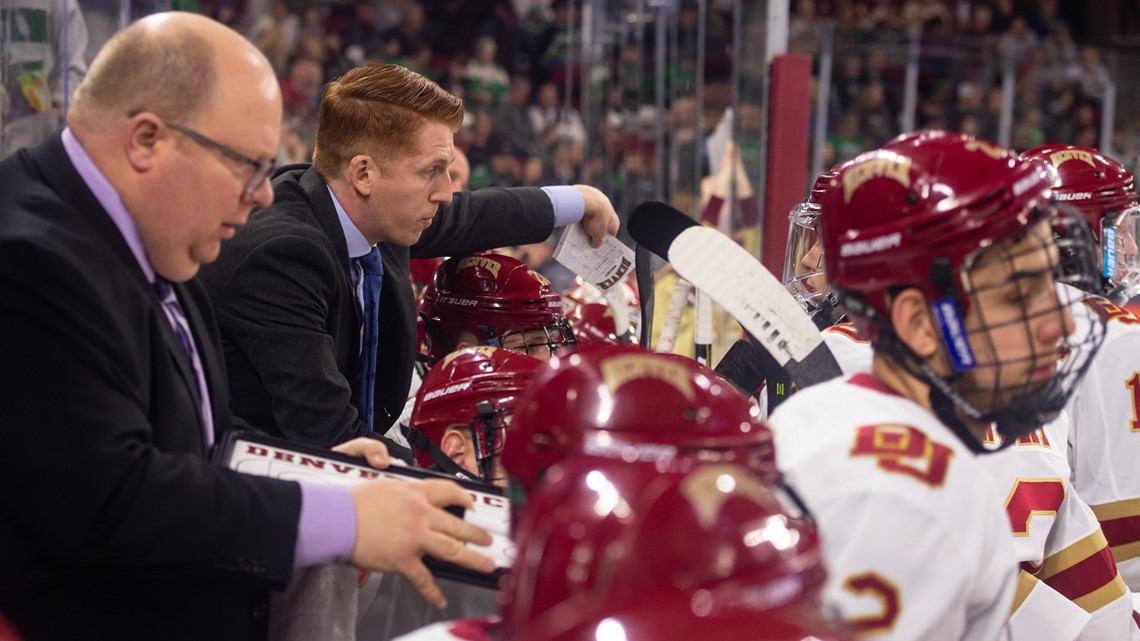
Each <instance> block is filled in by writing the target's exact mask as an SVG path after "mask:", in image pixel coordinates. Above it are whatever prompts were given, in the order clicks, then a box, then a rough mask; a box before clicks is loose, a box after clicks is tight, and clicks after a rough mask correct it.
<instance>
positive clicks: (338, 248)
mask: <svg viewBox="0 0 1140 641" xmlns="http://www.w3.org/2000/svg"><path fill="white" fill-rule="evenodd" d="M300 183H301V188H302V189H303V190H304V191H305V195H306V197H307V198H308V200H309V206H310V209H311V210H312V212H313V218H314V219H315V220H316V221H317V225H318V226H319V227H320V228H321V231H322V232H324V234H325V237H327V238H328V239H329V242H330V243H332V246H333V251H334V252H335V253H336V259H337V260H336V264H337V266H338V268H339V269H340V271H341V280H342V281H343V284H344V285H345V286H346V287H347V288H348V295H349V300H350V302H351V303H352V305H351V307H352V311H353V314H354V316H355V318H356V322H357V324H358V325H359V324H361V323H363V322H364V318H363V317H362V316H361V310H360V306H359V305H357V304H356V297H355V293H356V285H355V283H353V282H352V274H351V273H350V272H349V269H348V265H349V258H348V242H347V241H345V239H344V229H342V228H341V226H340V216H338V215H337V213H336V205H334V204H333V201H332V196H331V195H329V188H328V185H327V184H326V183H325V180H324V179H323V178H321V175H320V174H318V173H317V170H316V169H313V168H309V170H308V171H306V172H305V173H304V174H303V175H302V176H301V180H300ZM385 267H386V266H385Z"/></svg>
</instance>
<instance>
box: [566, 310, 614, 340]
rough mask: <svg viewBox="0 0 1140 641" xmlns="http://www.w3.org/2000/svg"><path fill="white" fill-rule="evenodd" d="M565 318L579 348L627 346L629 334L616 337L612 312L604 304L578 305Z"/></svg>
mask: <svg viewBox="0 0 1140 641" xmlns="http://www.w3.org/2000/svg"><path fill="white" fill-rule="evenodd" d="M566 317H567V319H568V320H569V321H570V327H571V328H572V329H573V330H574V339H575V340H577V341H578V346H579V347H588V346H591V345H623V344H629V333H628V332H627V333H625V334H623V335H622V336H618V333H617V322H616V321H615V319H614V312H613V310H612V309H610V306H609V305H608V304H606V303H604V302H600V303H579V304H577V305H575V306H574V309H571V310H570V313H569V314H567V316H566Z"/></svg>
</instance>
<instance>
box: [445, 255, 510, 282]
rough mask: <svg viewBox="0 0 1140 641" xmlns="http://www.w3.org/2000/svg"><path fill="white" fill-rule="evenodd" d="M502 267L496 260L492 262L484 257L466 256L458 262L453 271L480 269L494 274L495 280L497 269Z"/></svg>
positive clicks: (497, 274)
mask: <svg viewBox="0 0 1140 641" xmlns="http://www.w3.org/2000/svg"><path fill="white" fill-rule="evenodd" d="M502 266H503V264H502V263H500V262H499V261H497V260H492V259H490V258H487V257H486V256H468V257H466V258H462V259H460V260H459V267H458V268H457V269H456V270H455V271H457V272H461V271H463V270H464V269H467V268H468V267H482V268H483V269H486V270H487V271H489V272H491V273H492V274H494V276H495V278H498V277H499V268H501V267H502Z"/></svg>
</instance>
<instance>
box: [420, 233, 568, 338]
mask: <svg viewBox="0 0 1140 641" xmlns="http://www.w3.org/2000/svg"><path fill="white" fill-rule="evenodd" d="M421 313H422V314H423V318H424V324H425V329H426V331H427V342H428V351H429V355H430V356H431V358H432V359H440V358H443V357H444V355H446V354H447V353H449V352H451V351H453V350H455V349H456V348H458V347H459V345H460V343H462V342H464V341H465V340H467V341H474V342H476V343H478V344H479V345H493V346H495V347H507V348H508V349H514V350H516V351H521V352H524V353H527V354H530V355H531V356H537V357H544V356H545V355H548V354H550V353H552V352H555V351H557V350H558V349H559V348H561V347H563V346H572V345H573V344H574V333H573V331H572V330H571V329H570V325H569V323H567V321H566V317H565V316H563V314H562V299H561V297H560V296H559V295H558V294H557V293H556V292H555V291H554V289H553V288H552V287H551V286H550V282H549V281H547V280H546V279H545V278H543V277H542V275H540V274H539V273H538V272H536V271H534V270H532V269H531V268H530V267H528V266H527V265H526V264H525V263H523V262H522V261H519V260H517V259H515V258H511V257H510V256H504V255H501V254H495V253H492V252H482V253H478V254H471V255H468V256H456V257H452V258H449V259H448V260H446V261H444V263H443V264H442V265H440V267H439V269H438V270H436V273H435V277H434V278H433V280H432V282H431V283H430V284H429V285H428V288H427V290H426V291H425V292H424V297H423V305H422V310H421Z"/></svg>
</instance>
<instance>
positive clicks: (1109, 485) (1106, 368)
mask: <svg viewBox="0 0 1140 641" xmlns="http://www.w3.org/2000/svg"><path fill="white" fill-rule="evenodd" d="M1084 303H1085V304H1086V305H1088V306H1090V307H1093V308H1094V309H1098V310H1100V311H1101V312H1102V313H1103V315H1104V316H1105V318H1106V320H1107V324H1106V335H1105V339H1104V345H1103V346H1102V347H1101V350H1100V353H1099V354H1098V355H1097V356H1096V358H1095V359H1094V360H1093V362H1092V365H1091V366H1090V367H1089V371H1088V373H1087V374H1086V375H1085V379H1084V380H1083V381H1082V382H1081V385H1080V387H1078V388H1077V392H1076V394H1074V395H1073V398H1072V399H1071V400H1070V401H1069V413H1070V417H1071V421H1072V422H1071V425H1070V429H1069V461H1070V464H1071V465H1072V481H1073V486H1074V487H1075V488H1076V490H1077V492H1078V493H1079V494H1080V495H1081V498H1082V499H1084V500H1085V502H1086V503H1088V504H1089V505H1090V506H1091V507H1092V510H1093V512H1094V513H1095V514H1096V516H1097V519H1099V520H1100V525H1101V529H1103V530H1104V535H1105V537H1106V538H1107V539H1108V544H1109V546H1111V548H1112V555H1113V557H1114V558H1115V559H1116V564H1117V567H1119V569H1120V575H1121V576H1122V577H1124V581H1125V582H1126V583H1127V584H1128V585H1129V586H1130V587H1131V588H1132V589H1133V590H1137V591H1140V463H1138V462H1140V413H1138V412H1140V318H1138V317H1137V316H1136V315H1135V314H1133V313H1132V312H1131V311H1128V310H1126V309H1124V308H1122V307H1119V306H1117V305H1114V304H1112V303H1110V302H1109V301H1107V300H1105V299H1103V298H1099V297H1089V298H1086V299H1085V300H1084Z"/></svg>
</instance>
